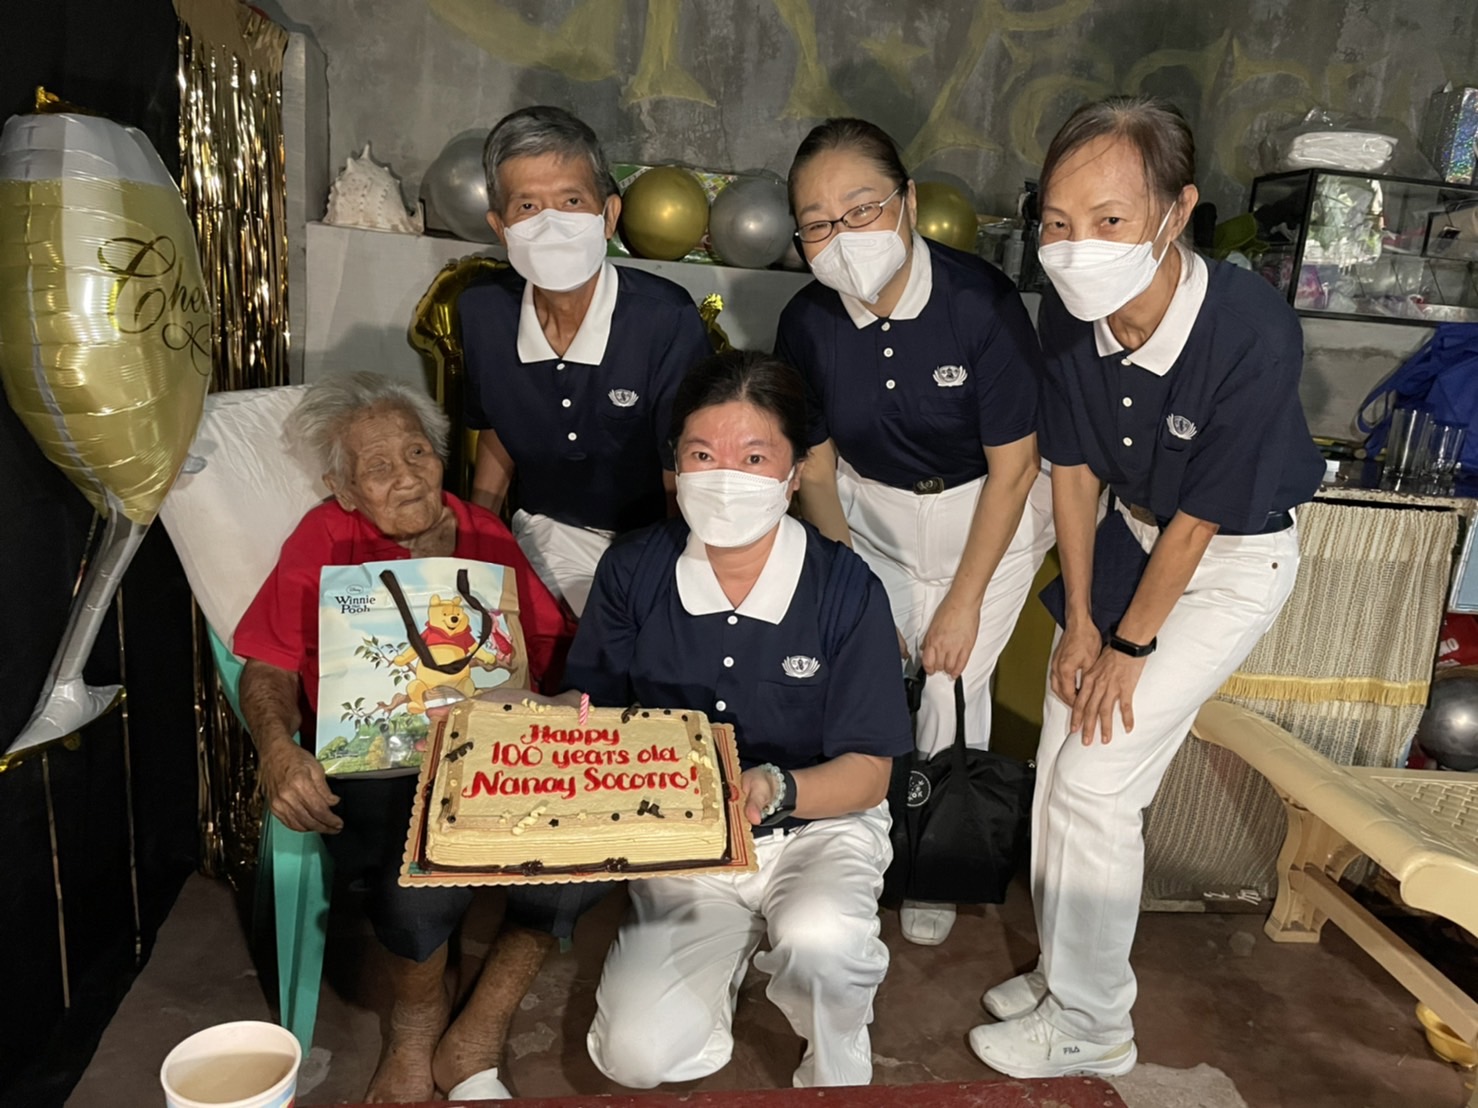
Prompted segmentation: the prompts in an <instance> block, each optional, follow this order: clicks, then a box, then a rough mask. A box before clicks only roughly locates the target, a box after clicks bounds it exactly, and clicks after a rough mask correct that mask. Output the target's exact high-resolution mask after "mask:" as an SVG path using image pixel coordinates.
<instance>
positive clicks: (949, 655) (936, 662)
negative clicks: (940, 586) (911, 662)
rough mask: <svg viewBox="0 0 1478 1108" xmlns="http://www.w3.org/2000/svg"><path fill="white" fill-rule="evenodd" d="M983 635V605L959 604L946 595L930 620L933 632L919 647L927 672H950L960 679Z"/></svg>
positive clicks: (926, 636)
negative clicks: (976, 642)
mask: <svg viewBox="0 0 1478 1108" xmlns="http://www.w3.org/2000/svg"><path fill="white" fill-rule="evenodd" d="M979 634H980V605H979V604H975V605H970V604H959V603H956V602H953V601H951V599H950V598H949V597H948V596H946V597H945V598H944V602H943V603H942V604H940V605H939V608H938V609H937V610H936V611H935V612H934V618H933V619H932V620H930V621H929V630H928V631H926V632H925V633H924V641H923V643H922V645H921V646H920V648H919V654H920V660H921V661H922V663H923V666H924V672H925V673H947V674H949V675H950V677H951V678H958V677H959V676H960V674H962V673H964V672H965V664H966V663H967V662H969V661H970V652H971V651H972V650H974V649H975V639H976V637H977V636H978V635H979Z"/></svg>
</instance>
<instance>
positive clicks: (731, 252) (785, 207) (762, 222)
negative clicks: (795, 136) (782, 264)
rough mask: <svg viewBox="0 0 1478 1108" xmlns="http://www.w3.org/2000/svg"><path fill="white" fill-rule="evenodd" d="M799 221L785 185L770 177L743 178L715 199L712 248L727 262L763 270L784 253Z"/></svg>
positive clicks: (711, 215) (710, 229) (711, 212)
mask: <svg viewBox="0 0 1478 1108" xmlns="http://www.w3.org/2000/svg"><path fill="white" fill-rule="evenodd" d="M794 231H795V224H794V223H793V222H792V221H791V218H790V201H789V199H788V198H787V196H786V195H785V186H784V185H782V184H781V183H780V182H778V181H773V180H771V179H769V178H768V177H740V178H738V179H737V180H735V181H733V182H731V183H730V184H729V185H727V186H726V187H725V188H724V190H723V191H722V192H720V193H719V194H718V195H717V196H715V197H714V198H713V206H712V207H711V208H710V209H709V213H708V241H709V244H710V249H711V250H712V252H713V253H714V254H715V255H716V256H717V257H718V259H719V261H721V262H723V263H724V264H725V265H736V266H740V267H742V268H744V269H763V268H765V266H768V265H773V264H774V263H775V262H778V261H779V260H780V259H781V257H783V256H784V254H785V251H786V248H787V247H788V246H789V245H790V241H791V236H792V234H793V233H794Z"/></svg>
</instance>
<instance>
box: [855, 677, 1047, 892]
mask: <svg viewBox="0 0 1478 1108" xmlns="http://www.w3.org/2000/svg"><path fill="white" fill-rule="evenodd" d="M910 683H911V684H912V685H913V687H912V688H910V690H909V691H910V699H911V703H912V706H913V708H914V710H915V711H917V707H918V704H917V695H918V693H920V692H921V691H922V680H921V679H910ZM1035 783H1036V769H1035V767H1034V766H1033V765H1032V764H1031V763H1027V762H1018V761H1017V760H1016V759H1014V758H1008V757H1006V756H1005V755H1004V754H997V753H995V752H994V751H989V750H974V749H971V748H970V747H968V746H966V745H965V686H964V684H963V682H961V681H958V680H957V681H955V741H954V744H953V745H952V746H951V747H950V748H949V749H948V750H941V751H939V752H938V753H937V754H934V755H932V756H931V757H928V758H920V757H919V756H918V755H917V754H906V755H903V756H902V757H899V758H896V759H894V762H893V778H892V782H891V784H890V787H889V790H888V807H889V809H890V810H891V812H892V815H893V830H892V838H893V864H892V865H891V866H889V867H888V872H887V874H886V876H885V877H884V892H885V893H886V894H887V895H888V896H891V897H902V898H904V899H908V900H933V901H939V902H942V903H948V904H999V903H1001V901H1003V900H1004V899H1005V898H1006V886H1007V885H1009V884H1010V883H1011V877H1012V875H1013V874H1014V873H1015V872H1016V867H1017V865H1018V864H1019V863H1020V861H1021V858H1022V857H1023V855H1024V854H1025V852H1026V844H1027V839H1028V832H1029V829H1030V824H1031V810H1032V788H1033V786H1034V785H1035Z"/></svg>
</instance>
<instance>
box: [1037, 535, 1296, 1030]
mask: <svg viewBox="0 0 1478 1108" xmlns="http://www.w3.org/2000/svg"><path fill="white" fill-rule="evenodd" d="M1121 511H1122V508H1121ZM1124 516H1125V519H1126V520H1127V521H1128V524H1129V528H1130V530H1131V531H1133V532H1134V535H1135V537H1136V538H1137V539H1139V542H1140V544H1141V545H1142V546H1143V547H1144V548H1145V549H1146V550H1149V549H1150V548H1151V547H1152V546H1153V545H1154V542H1155V539H1156V538H1157V537H1158V535H1159V532H1158V530H1157V529H1156V528H1154V527H1148V526H1146V525H1144V524H1142V523H1139V522H1137V521H1136V520H1134V519H1133V518H1132V517H1131V516H1129V515H1128V513H1127V511H1125V512H1124ZM1298 559H1299V553H1298V536H1297V533H1296V530H1295V529H1294V528H1289V529H1288V530H1286V531H1282V532H1279V533H1278V534H1272V535H1250V536H1245V537H1243V536H1231V535H1224V536H1223V535H1219V536H1217V537H1215V538H1213V539H1212V540H1211V544H1210V546H1209V547H1208V548H1207V550H1206V554H1205V556H1204V557H1203V558H1202V559H1201V564H1200V565H1199V566H1198V567H1197V569H1196V572H1195V574H1194V575H1193V576H1192V577H1191V580H1190V584H1189V585H1188V586H1187V588H1186V591H1185V594H1184V595H1183V596H1182V597H1181V598H1180V599H1179V600H1178V601H1176V603H1175V607H1174V608H1173V609H1171V612H1170V616H1169V618H1168V619H1166V621H1165V625H1164V626H1163V627H1162V628H1161V629H1160V633H1159V636H1158V639H1159V644H1158V647H1157V649H1156V651H1155V653H1153V654H1151V655H1150V656H1149V658H1148V659H1147V660H1146V661H1145V666H1144V670H1143V672H1142V673H1141V675H1140V679H1139V684H1138V687H1137V688H1136V689H1135V690H1134V697H1133V704H1134V731H1133V732H1132V733H1127V734H1126V733H1125V732H1124V730H1123V728H1122V721H1121V720H1120V719H1119V718H1118V717H1117V715H1115V718H1114V722H1113V741H1112V742H1110V743H1109V744H1108V745H1106V746H1105V745H1103V744H1102V743H1100V742H1097V741H1095V742H1094V744H1093V745H1092V746H1084V745H1083V743H1082V740H1081V739H1080V738H1079V737H1078V736H1076V735H1074V736H1072V737H1069V735H1068V733H1067V731H1068V726H1069V722H1070V720H1071V709H1070V708H1069V707H1068V705H1067V704H1066V703H1064V702H1063V701H1062V700H1059V699H1058V698H1057V696H1056V695H1055V694H1054V693H1053V692H1052V689H1051V684H1050V679H1049V684H1048V688H1047V697H1046V704H1045V705H1044V708H1043V720H1042V739H1041V743H1040V745H1039V746H1038V748H1037V786H1036V795H1035V797H1034V800H1033V805H1032V875H1031V879H1032V899H1033V902H1034V903H1035V906H1036V915H1037V934H1038V938H1039V940H1040V942H1041V947H1042V955H1041V961H1040V963H1039V966H1038V968H1039V969H1040V970H1041V971H1042V972H1043V973H1045V975H1046V978H1047V989H1048V996H1047V999H1046V1000H1045V1001H1044V1002H1043V1007H1042V1009H1041V1011H1042V1014H1043V1015H1044V1016H1046V1018H1047V1020H1048V1022H1049V1023H1051V1024H1052V1025H1053V1026H1055V1027H1057V1028H1058V1029H1059V1030H1061V1031H1063V1032H1065V1033H1067V1034H1069V1035H1071V1036H1073V1037H1074V1038H1079V1039H1086V1040H1088V1041H1089V1042H1096V1043H1104V1044H1114V1043H1120V1042H1123V1041H1125V1040H1127V1039H1129V1038H1132V1037H1133V1035H1134V1027H1133V1024H1132V1022H1131V1021H1130V1018H1129V1011H1130V1009H1131V1008H1132V1007H1133V1006H1134V997H1135V991H1136V986H1135V980H1134V973H1133V971H1132V970H1131V969H1130V968H1129V951H1130V947H1131V946H1132V945H1133V943H1134V932H1135V928H1136V926H1137V925H1138V923H1139V900H1140V889H1141V886H1142V885H1143V881H1144V838H1143V822H1144V821H1143V812H1144V809H1145V807H1146V806H1148V805H1149V803H1150V801H1152V800H1153V799H1154V798H1155V792H1156V791H1157V790H1158V789H1159V787H1160V780H1161V778H1163V777H1164V776H1165V771H1166V769H1167V768H1168V767H1169V765H1170V760H1171V759H1172V758H1173V757H1174V756H1175V752H1176V751H1177V750H1179V749H1180V745H1181V743H1183V742H1184V741H1185V737H1186V735H1187V733H1188V732H1189V731H1190V727H1191V723H1192V721H1193V720H1194V719H1195V717H1196V713H1197V712H1198V711H1199V710H1200V708H1201V705H1202V704H1204V703H1205V702H1206V701H1207V700H1209V699H1210V698H1211V697H1212V695H1213V694H1214V693H1215V692H1216V690H1217V689H1218V688H1219V687H1220V686H1221V684H1222V682H1223V681H1225V680H1226V679H1227V678H1228V677H1229V676H1231V674H1232V671H1233V670H1235V669H1236V668H1237V667H1238V666H1239V665H1241V664H1242V661H1243V659H1245V658H1246V657H1247V655H1248V654H1249V653H1250V652H1251V650H1252V648H1253V647H1254V646H1255V645H1257V641H1258V640H1259V639H1260V638H1262V636H1263V634H1264V633H1265V632H1266V631H1267V629H1268V628H1269V627H1270V626H1271V625H1272V623H1273V620H1274V619H1275V618H1276V617H1277V615H1278V612H1279V610H1280V609H1281V608H1282V607H1283V604H1284V602H1285V601H1286V600H1287V599H1288V594H1289V593H1290V592H1291V591H1292V590H1293V582H1294V578H1295V577H1296V576H1297V574H1298ZM1058 638H1061V633H1060V632H1059V634H1058ZM1053 645H1054V648H1055V646H1056V642H1055V640H1054V644H1053Z"/></svg>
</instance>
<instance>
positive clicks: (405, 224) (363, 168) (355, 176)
mask: <svg viewBox="0 0 1478 1108" xmlns="http://www.w3.org/2000/svg"><path fill="white" fill-rule="evenodd" d="M323 221H324V222H325V223H333V224H335V225H337V226H339V227H363V228H365V229H366V230H370V231H395V232H398V233H400V234H405V235H419V234H420V233H421V231H422V229H423V221H422V218H421V213H420V212H419V211H418V212H416V213H415V214H414V215H412V214H410V213H409V212H407V211H406V210H405V200H404V199H403V198H402V196H401V193H400V181H399V179H398V178H396V176H395V174H393V173H391V172H390V170H389V169H388V168H386V167H385V166H383V165H380V164H379V163H378V162H376V161H375V160H374V158H373V157H371V156H370V148H369V143H365V144H364V152H363V153H361V154H360V155H359V157H357V158H355V157H352V156H351V157H350V158H349V161H348V162H347V163H346V164H345V165H344V169H343V171H342V172H341V173H340V174H339V177H338V179H337V180H336V181H334V184H333V187H332V188H331V189H329V191H328V212H327V214H326V215H325V216H324V217H323Z"/></svg>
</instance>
